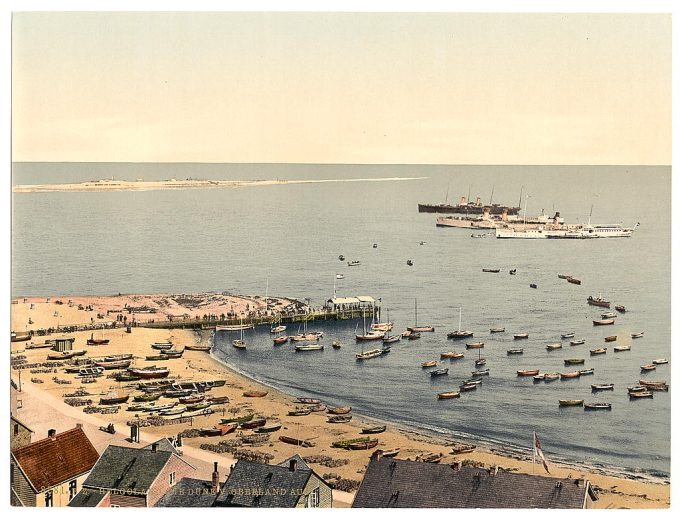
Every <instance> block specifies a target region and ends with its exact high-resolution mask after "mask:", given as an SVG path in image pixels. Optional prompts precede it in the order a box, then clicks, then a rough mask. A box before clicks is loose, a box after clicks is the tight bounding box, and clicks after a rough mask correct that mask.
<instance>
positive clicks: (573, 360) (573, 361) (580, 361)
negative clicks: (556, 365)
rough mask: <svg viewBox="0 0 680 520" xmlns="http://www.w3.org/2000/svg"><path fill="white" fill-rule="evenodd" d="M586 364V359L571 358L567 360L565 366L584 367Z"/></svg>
mask: <svg viewBox="0 0 680 520" xmlns="http://www.w3.org/2000/svg"><path fill="white" fill-rule="evenodd" d="M585 362H586V360H585V359H583V358H571V359H565V360H564V364H565V365H566V366H569V365H583V364H584V363H585Z"/></svg>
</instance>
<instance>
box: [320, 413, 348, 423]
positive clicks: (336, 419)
mask: <svg viewBox="0 0 680 520" xmlns="http://www.w3.org/2000/svg"><path fill="white" fill-rule="evenodd" d="M351 420H352V416H351V415H332V416H330V417H329V418H328V419H327V421H326V422H329V423H332V424H341V423H348V422H350V421H351Z"/></svg>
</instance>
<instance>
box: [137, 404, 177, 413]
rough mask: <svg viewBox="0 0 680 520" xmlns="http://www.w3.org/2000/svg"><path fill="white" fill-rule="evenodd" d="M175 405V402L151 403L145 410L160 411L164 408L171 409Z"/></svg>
mask: <svg viewBox="0 0 680 520" xmlns="http://www.w3.org/2000/svg"><path fill="white" fill-rule="evenodd" d="M174 406H175V403H168V404H153V403H151V404H150V405H149V406H147V407H146V408H145V409H144V411H145V412H160V411H162V410H169V409H170V408H173V407H174Z"/></svg>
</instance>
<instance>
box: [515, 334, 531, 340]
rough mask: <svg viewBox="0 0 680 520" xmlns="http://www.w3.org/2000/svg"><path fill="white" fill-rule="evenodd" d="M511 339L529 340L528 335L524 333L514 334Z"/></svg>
mask: <svg viewBox="0 0 680 520" xmlns="http://www.w3.org/2000/svg"><path fill="white" fill-rule="evenodd" d="M513 338H514V339H529V334H526V333H521V334H514V335H513Z"/></svg>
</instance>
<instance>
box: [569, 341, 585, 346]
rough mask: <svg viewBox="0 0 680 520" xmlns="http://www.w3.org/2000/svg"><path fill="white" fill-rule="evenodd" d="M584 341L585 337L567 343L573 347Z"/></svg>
mask: <svg viewBox="0 0 680 520" xmlns="http://www.w3.org/2000/svg"><path fill="white" fill-rule="evenodd" d="M585 342H586V340H585V339H575V340H572V341H570V342H569V345H571V346H572V347H575V346H576V345H583V344H584V343H585Z"/></svg>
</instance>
